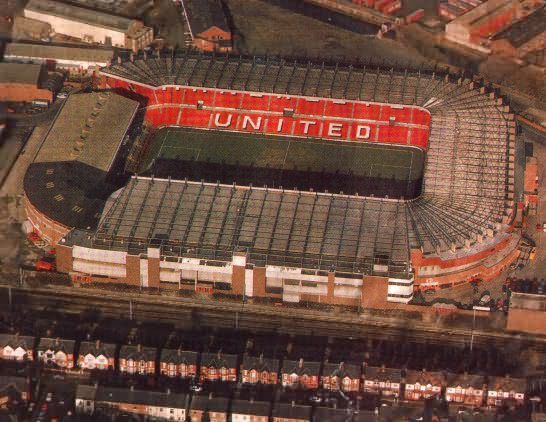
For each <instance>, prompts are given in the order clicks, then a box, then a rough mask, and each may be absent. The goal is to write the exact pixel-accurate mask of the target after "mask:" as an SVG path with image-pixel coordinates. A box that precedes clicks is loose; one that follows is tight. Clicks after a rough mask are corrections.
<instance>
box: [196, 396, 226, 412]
mask: <svg viewBox="0 0 546 422" xmlns="http://www.w3.org/2000/svg"><path fill="white" fill-rule="evenodd" d="M228 408H229V400H228V399H227V398H225V397H216V396H213V395H196V396H193V397H192V399H191V405H190V409H195V410H205V411H207V410H208V411H212V412H225V413H227V411H228Z"/></svg>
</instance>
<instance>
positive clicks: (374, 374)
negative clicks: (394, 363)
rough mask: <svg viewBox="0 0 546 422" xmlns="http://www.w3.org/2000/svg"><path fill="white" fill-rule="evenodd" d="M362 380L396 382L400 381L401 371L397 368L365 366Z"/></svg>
mask: <svg viewBox="0 0 546 422" xmlns="http://www.w3.org/2000/svg"><path fill="white" fill-rule="evenodd" d="M362 372H363V374H364V378H366V379H374V380H375V379H377V380H378V381H381V380H389V381H397V382H400V380H401V379H402V371H401V370H400V369H397V368H387V367H384V366H366V367H365V368H364V369H363V371H362Z"/></svg>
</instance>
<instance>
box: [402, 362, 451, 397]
mask: <svg viewBox="0 0 546 422" xmlns="http://www.w3.org/2000/svg"><path fill="white" fill-rule="evenodd" d="M405 381H406V382H405V384H406V389H405V392H404V398H405V399H406V400H412V401H414V400H423V399H428V398H431V397H439V396H440V395H441V393H442V388H443V387H444V385H445V381H446V380H445V377H444V374H442V373H441V372H432V371H427V370H425V369H423V370H422V371H407V373H406V379H405Z"/></svg>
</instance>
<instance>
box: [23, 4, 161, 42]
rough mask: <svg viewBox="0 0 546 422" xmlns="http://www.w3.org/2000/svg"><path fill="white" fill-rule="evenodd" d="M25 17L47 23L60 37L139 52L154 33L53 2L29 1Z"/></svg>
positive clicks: (123, 20) (139, 24)
mask: <svg viewBox="0 0 546 422" xmlns="http://www.w3.org/2000/svg"><path fill="white" fill-rule="evenodd" d="M24 16H25V17H27V18H31V19H36V20H39V21H42V22H47V23H49V24H50V25H51V28H52V30H53V31H54V32H56V33H57V34H63V35H67V36H70V37H73V38H78V39H81V40H83V41H85V42H90V43H99V44H105V45H109V46H114V47H122V48H129V49H131V50H133V51H138V50H140V49H142V48H144V47H146V46H147V45H149V44H150V43H151V42H152V41H153V29H152V28H149V27H147V26H144V24H143V23H142V22H140V21H138V20H134V19H128V18H124V17H121V16H115V15H110V14H108V13H103V12H98V11H94V10H88V9H84V8H83V7H78V6H73V5H70V4H66V3H60V2H56V1H53V0H30V1H29V2H28V4H27V6H26V7H25V10H24Z"/></svg>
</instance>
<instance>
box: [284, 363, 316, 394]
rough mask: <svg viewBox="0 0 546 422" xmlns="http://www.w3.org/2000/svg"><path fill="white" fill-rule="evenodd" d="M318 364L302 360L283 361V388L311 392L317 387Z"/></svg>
mask: <svg viewBox="0 0 546 422" xmlns="http://www.w3.org/2000/svg"><path fill="white" fill-rule="evenodd" d="M319 371H320V363H319V362H307V361H304V360H303V359H300V360H297V361H293V360H285V361H284V363H283V366H282V370H281V374H282V375H281V377H282V378H281V379H282V385H283V387H289V388H293V389H304V390H313V389H317V388H318V386H319Z"/></svg>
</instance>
